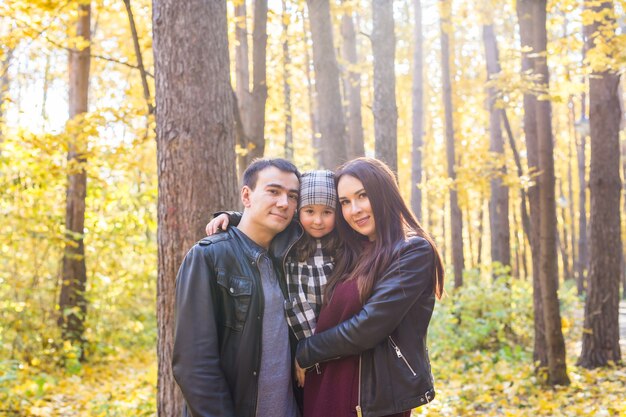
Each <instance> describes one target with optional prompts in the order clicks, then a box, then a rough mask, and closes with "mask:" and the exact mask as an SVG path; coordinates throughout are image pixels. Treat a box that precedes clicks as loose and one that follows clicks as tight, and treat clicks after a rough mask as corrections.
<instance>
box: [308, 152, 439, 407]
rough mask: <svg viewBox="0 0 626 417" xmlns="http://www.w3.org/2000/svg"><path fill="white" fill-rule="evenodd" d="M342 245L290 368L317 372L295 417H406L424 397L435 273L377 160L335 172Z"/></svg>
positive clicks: (418, 231) (428, 392)
mask: <svg viewBox="0 0 626 417" xmlns="http://www.w3.org/2000/svg"><path fill="white" fill-rule="evenodd" d="M335 175H336V183H337V192H338V197H339V204H340V207H341V210H339V211H338V213H337V215H338V221H337V229H338V233H339V236H340V238H341V241H342V242H343V243H342V245H343V246H342V251H341V256H338V257H337V260H336V265H335V268H334V271H333V274H332V276H331V277H330V279H329V282H328V285H327V287H326V294H327V296H326V301H325V303H324V305H323V307H322V311H321V313H320V315H319V318H318V321H317V331H316V332H315V334H314V335H312V336H311V337H308V338H306V339H302V340H301V341H300V342H299V343H298V349H297V355H296V358H297V364H299V365H301V366H302V367H311V366H313V365H314V364H316V363H319V364H320V368H321V372H319V373H316V372H311V373H309V374H308V375H307V377H306V385H305V387H304V417H326V416H333V417H352V416H355V415H358V416H359V417H360V416H365V417H379V416H393V417H408V416H409V415H410V414H411V409H412V408H415V407H418V406H420V405H423V404H426V403H428V402H430V401H432V399H433V398H434V395H435V391H434V388H433V377H432V374H431V370H430V362H429V359H428V349H427V347H426V334H427V331H428V325H429V322H430V318H431V315H432V312H433V308H434V304H435V297H441V295H442V292H443V264H442V262H441V258H440V256H439V253H438V251H437V248H436V246H435V244H434V243H433V241H432V239H431V238H430V237H429V236H428V234H427V233H426V232H425V231H424V230H423V229H422V227H421V226H420V224H419V223H418V222H417V220H416V219H415V216H414V215H413V213H411V211H410V210H409V209H408V207H407V206H406V204H405V202H404V201H403V200H402V197H401V195H400V191H399V190H398V186H397V184H396V180H395V177H394V175H393V173H392V172H391V170H390V169H389V168H388V167H387V166H386V165H385V164H384V163H382V162H381V161H379V160H376V159H372V158H358V159H355V160H352V161H349V162H347V163H346V164H344V165H343V166H342V167H340V168H339V169H338V171H337V172H336V173H335Z"/></svg>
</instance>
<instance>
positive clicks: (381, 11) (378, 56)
mask: <svg viewBox="0 0 626 417" xmlns="http://www.w3.org/2000/svg"><path fill="white" fill-rule="evenodd" d="M372 20H373V23H372V52H373V56H374V103H373V106H372V107H373V112H374V137H375V154H376V157H377V158H378V159H381V160H383V161H385V162H386V163H387V165H389V168H391V170H392V171H394V172H396V173H397V172H398V107H397V105H396V73H395V62H396V35H395V33H394V27H395V26H394V21H393V0H372Z"/></svg>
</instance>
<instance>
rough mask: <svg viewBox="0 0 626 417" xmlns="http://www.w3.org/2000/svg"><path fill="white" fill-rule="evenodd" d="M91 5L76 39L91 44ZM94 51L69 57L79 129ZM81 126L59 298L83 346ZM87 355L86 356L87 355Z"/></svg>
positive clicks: (75, 140)
mask: <svg viewBox="0 0 626 417" xmlns="http://www.w3.org/2000/svg"><path fill="white" fill-rule="evenodd" d="M90 25H91V3H83V4H80V5H79V6H78V20H77V22H76V36H77V37H81V38H82V39H84V40H85V41H86V42H91V26H90ZM90 52H91V47H90V46H87V47H85V48H83V49H81V50H77V49H71V50H70V53H69V78H70V79H69V115H70V120H74V121H75V122H76V123H77V125H78V126H80V124H81V120H80V118H81V115H82V114H83V113H86V112H87V111H88V110H89V70H90V62H91V58H90ZM78 126H76V127H74V128H73V131H72V132H71V136H72V137H71V138H70V143H69V144H68V154H67V161H68V176H67V192H66V203H65V242H66V243H65V251H64V252H63V270H62V277H63V283H62V285H61V294H60V297H59V310H60V313H61V315H60V317H59V325H60V326H61V330H62V334H63V339H64V340H69V341H71V342H73V343H76V344H78V345H79V346H82V344H83V333H84V330H85V316H86V314H87V301H86V300H85V288H86V285H87V269H86V266H85V245H84V240H83V234H84V228H85V198H86V196H87V172H86V171H85V164H86V163H87V159H86V157H85V154H86V152H87V143H86V142H87V139H86V136H85V135H84V134H83V132H82V129H80V128H78ZM83 354H84V352H83Z"/></svg>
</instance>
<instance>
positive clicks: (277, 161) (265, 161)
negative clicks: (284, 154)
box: [243, 158, 300, 190]
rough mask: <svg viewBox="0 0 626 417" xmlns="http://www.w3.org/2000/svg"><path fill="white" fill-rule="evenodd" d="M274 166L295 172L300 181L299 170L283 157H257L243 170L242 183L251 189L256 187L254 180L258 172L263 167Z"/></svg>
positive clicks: (288, 171) (284, 170)
mask: <svg viewBox="0 0 626 417" xmlns="http://www.w3.org/2000/svg"><path fill="white" fill-rule="evenodd" d="M269 167H276V168H278V169H279V170H281V171H283V172H287V173H292V174H295V175H296V177H298V181H300V171H298V168H296V166H295V165H294V164H292V163H291V162H289V161H287V160H286V159H283V158H257V159H255V160H253V161H252V163H251V164H250V165H248V168H246V170H245V171H244V172H243V185H244V186H248V187H249V188H250V189H251V190H254V188H255V187H256V181H257V178H258V177H259V172H261V171H263V170H264V169H265V168H269Z"/></svg>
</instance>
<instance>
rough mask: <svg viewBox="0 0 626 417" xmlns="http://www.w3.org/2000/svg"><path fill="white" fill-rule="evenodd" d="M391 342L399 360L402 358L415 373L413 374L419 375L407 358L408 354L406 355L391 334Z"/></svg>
mask: <svg viewBox="0 0 626 417" xmlns="http://www.w3.org/2000/svg"><path fill="white" fill-rule="evenodd" d="M389 344H391V347H392V348H393V350H394V351H395V353H396V356H397V357H398V360H401V361H402V362H404V364H405V365H406V367H407V368H408V369H409V371H410V372H411V373H412V374H413V376H417V374H416V373H415V369H414V368H413V367H412V366H411V364H410V363H409V361H408V360H407V358H406V356H404V354H403V353H402V351H401V350H400V347H399V346H398V344H397V343H396V342H395V340H393V338H392V337H391V336H389Z"/></svg>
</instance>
